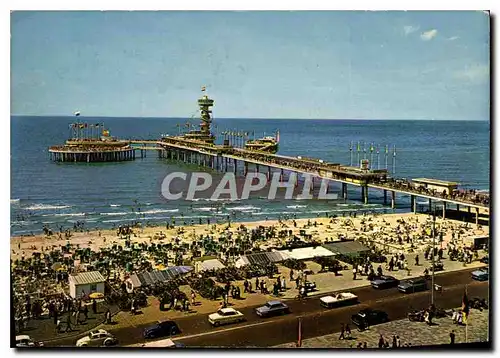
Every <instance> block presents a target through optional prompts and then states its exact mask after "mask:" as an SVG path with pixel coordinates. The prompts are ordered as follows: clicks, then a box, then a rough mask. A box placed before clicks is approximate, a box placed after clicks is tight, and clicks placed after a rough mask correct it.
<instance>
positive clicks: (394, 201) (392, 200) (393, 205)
mask: <svg viewBox="0 0 500 358" xmlns="http://www.w3.org/2000/svg"><path fill="white" fill-rule="evenodd" d="M395 208H396V192H395V191H394V190H391V209H395Z"/></svg>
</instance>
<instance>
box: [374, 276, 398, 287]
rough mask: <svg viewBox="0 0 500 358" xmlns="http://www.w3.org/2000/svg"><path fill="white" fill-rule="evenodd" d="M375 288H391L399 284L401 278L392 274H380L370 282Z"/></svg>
mask: <svg viewBox="0 0 500 358" xmlns="http://www.w3.org/2000/svg"><path fill="white" fill-rule="evenodd" d="M370 284H371V285H372V287H373V288H377V289H378V288H390V287H396V286H397V285H399V280H398V279H397V278H395V277H392V276H380V277H378V278H376V279H374V280H373V281H371V282H370Z"/></svg>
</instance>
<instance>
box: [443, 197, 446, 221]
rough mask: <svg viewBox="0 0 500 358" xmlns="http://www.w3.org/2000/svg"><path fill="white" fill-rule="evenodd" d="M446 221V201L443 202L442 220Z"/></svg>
mask: <svg viewBox="0 0 500 358" xmlns="http://www.w3.org/2000/svg"><path fill="white" fill-rule="evenodd" d="M444 219H446V201H443V220H444Z"/></svg>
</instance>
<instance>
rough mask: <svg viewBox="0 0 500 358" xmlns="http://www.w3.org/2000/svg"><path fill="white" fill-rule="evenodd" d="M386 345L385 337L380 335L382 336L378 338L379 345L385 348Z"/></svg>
mask: <svg viewBox="0 0 500 358" xmlns="http://www.w3.org/2000/svg"><path fill="white" fill-rule="evenodd" d="M384 346H385V342H384V337H383V336H382V335H380V338H379V339H378V347H379V348H384Z"/></svg>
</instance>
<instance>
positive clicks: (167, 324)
mask: <svg viewBox="0 0 500 358" xmlns="http://www.w3.org/2000/svg"><path fill="white" fill-rule="evenodd" d="M179 333H181V330H180V329H179V327H178V326H177V323H175V322H174V321H163V322H158V323H156V324H155V325H153V326H150V327H147V328H146V329H144V338H146V339H149V338H159V337H165V336H173V335H176V334H179Z"/></svg>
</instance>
